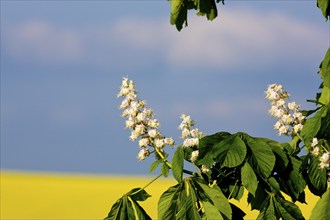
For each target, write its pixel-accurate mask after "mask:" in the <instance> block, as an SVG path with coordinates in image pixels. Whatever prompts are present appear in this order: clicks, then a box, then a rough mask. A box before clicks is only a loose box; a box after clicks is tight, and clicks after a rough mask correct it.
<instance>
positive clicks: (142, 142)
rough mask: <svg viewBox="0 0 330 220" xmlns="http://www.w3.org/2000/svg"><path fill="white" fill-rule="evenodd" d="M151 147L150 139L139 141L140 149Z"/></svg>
mask: <svg viewBox="0 0 330 220" xmlns="http://www.w3.org/2000/svg"><path fill="white" fill-rule="evenodd" d="M148 145H149V138H142V139H140V140H139V146H140V147H147V146H148Z"/></svg>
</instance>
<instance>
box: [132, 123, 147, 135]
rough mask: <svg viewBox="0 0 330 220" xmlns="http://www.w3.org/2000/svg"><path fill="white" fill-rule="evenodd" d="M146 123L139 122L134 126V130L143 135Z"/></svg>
mask: <svg viewBox="0 0 330 220" xmlns="http://www.w3.org/2000/svg"><path fill="white" fill-rule="evenodd" d="M144 129H145V125H144V124H137V125H136V126H135V128H134V131H135V132H136V133H137V134H139V136H141V135H142V134H143V132H144Z"/></svg>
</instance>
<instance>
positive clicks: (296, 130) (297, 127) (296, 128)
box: [293, 124, 303, 134]
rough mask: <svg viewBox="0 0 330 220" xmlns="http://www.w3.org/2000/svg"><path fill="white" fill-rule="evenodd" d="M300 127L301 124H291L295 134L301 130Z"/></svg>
mask: <svg viewBox="0 0 330 220" xmlns="http://www.w3.org/2000/svg"><path fill="white" fill-rule="evenodd" d="M302 128H303V125H302V124H296V125H294V126H293V131H294V132H295V133H296V134H297V133H299V132H300V131H301V130H302Z"/></svg>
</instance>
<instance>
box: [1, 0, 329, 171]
mask: <svg viewBox="0 0 330 220" xmlns="http://www.w3.org/2000/svg"><path fill="white" fill-rule="evenodd" d="M218 8H219V17H218V18H217V19H216V20H214V21H213V22H209V21H206V19H205V18H204V17H197V16H196V15H195V14H194V12H191V13H189V18H188V24H189V26H188V28H185V29H183V30H182V31H181V32H178V31H176V29H175V27H174V26H171V25H170V24H169V13H170V6H169V3H168V2H167V1H67V2H66V1H1V168H2V169H18V170H36V171H52V172H82V173H104V174H137V175H140V174H147V171H148V166H149V165H150V164H151V162H152V160H153V159H152V158H149V159H148V160H146V161H144V162H138V160H137V158H136V155H137V153H138V146H137V143H134V142H131V141H129V140H128V136H129V131H128V130H125V129H124V119H122V118H121V117H120V114H121V112H120V111H119V109H118V105H119V104H120V100H119V99H117V98H116V94H117V93H118V89H119V86H120V83H121V79H122V77H124V76H128V77H129V78H131V79H133V80H134V81H135V82H136V87H137V90H138V91H139V96H140V97H141V98H142V99H145V100H147V103H148V105H149V107H151V108H152V109H153V110H154V112H155V113H156V117H157V118H158V119H159V120H160V122H161V128H160V129H161V131H162V133H163V134H164V135H166V136H172V137H174V138H175V139H176V141H177V143H179V142H180V139H179V138H178V137H179V130H178V129H177V127H178V125H179V124H180V119H179V116H180V114H181V113H186V114H189V115H191V117H192V118H193V119H195V121H196V122H197V127H198V128H199V129H200V130H201V131H203V132H204V133H206V134H212V133H215V132H218V131H229V132H237V131H243V132H247V133H249V134H251V135H252V136H264V137H268V138H272V139H275V140H279V141H286V140H288V139H286V138H283V137H278V136H277V135H276V132H275V131H274V130H273V127H272V125H273V123H275V120H274V119H272V118H270V116H269V115H268V114H267V110H268V108H269V103H268V102H267V101H266V100H265V99H264V90H265V89H266V88H267V85H268V84H270V83H275V82H276V83H280V84H283V86H284V88H286V89H287V91H288V92H289V93H290V94H291V100H292V101H297V102H299V103H300V104H301V105H302V107H303V108H311V107H312V106H311V105H310V104H307V103H306V102H305V100H306V99H313V98H314V97H315V93H316V91H317V88H318V86H319V84H320V82H321V81H320V79H319V77H318V75H317V74H316V72H317V71H318V66H319V63H320V61H321V60H322V58H323V56H324V54H325V52H326V49H327V47H328V46H329V24H328V23H326V22H325V19H324V18H323V17H322V14H321V12H320V11H319V9H318V8H316V1H227V2H226V4H225V5H224V6H223V5H218ZM170 151H171V150H170Z"/></svg>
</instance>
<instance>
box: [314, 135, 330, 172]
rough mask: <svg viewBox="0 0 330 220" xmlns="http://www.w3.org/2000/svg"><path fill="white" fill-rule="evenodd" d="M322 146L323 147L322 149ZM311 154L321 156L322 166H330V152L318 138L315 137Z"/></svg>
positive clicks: (322, 167)
mask: <svg viewBox="0 0 330 220" xmlns="http://www.w3.org/2000/svg"><path fill="white" fill-rule="evenodd" d="M320 148H321V149H320ZM311 154H312V155H313V156H315V157H319V160H320V164H319V166H320V168H321V169H324V168H329V166H330V157H329V156H330V154H329V152H328V151H327V150H326V149H325V148H324V147H323V146H322V145H321V144H320V143H319V141H318V139H317V138H313V141H312V144H311Z"/></svg>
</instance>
